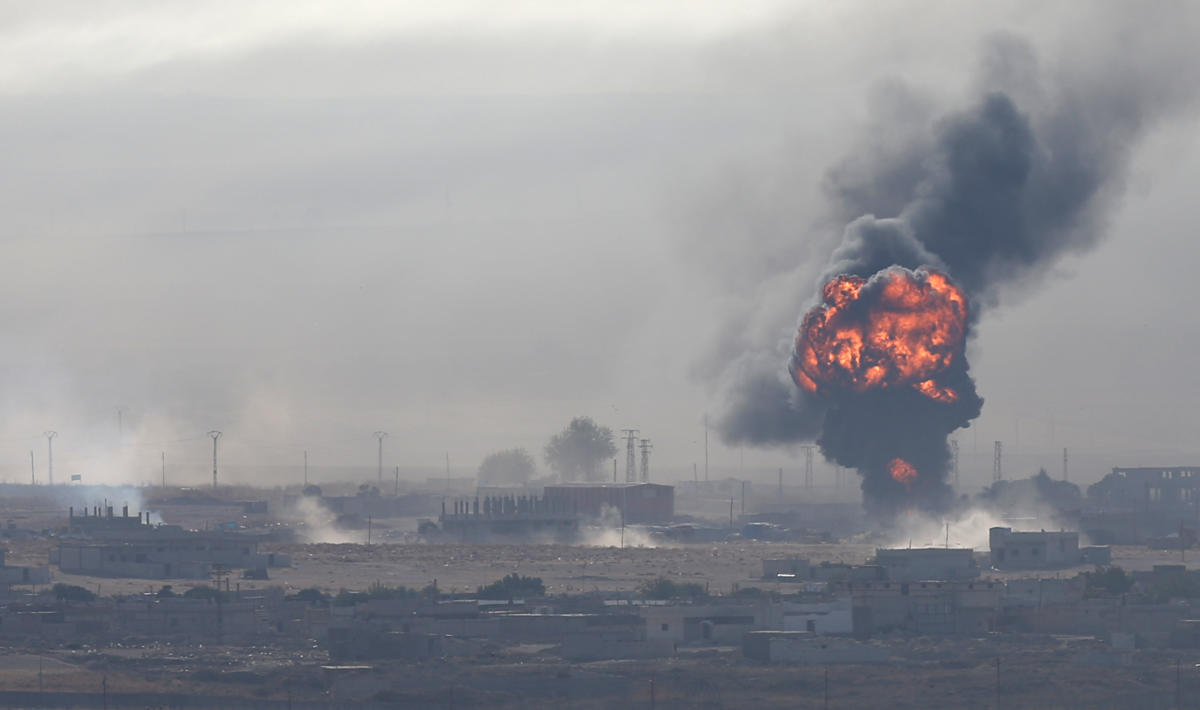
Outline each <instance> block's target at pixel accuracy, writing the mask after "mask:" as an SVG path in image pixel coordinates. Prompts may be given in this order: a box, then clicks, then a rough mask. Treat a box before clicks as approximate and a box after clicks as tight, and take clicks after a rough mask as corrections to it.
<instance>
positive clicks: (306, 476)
mask: <svg viewBox="0 0 1200 710" xmlns="http://www.w3.org/2000/svg"><path fill="white" fill-rule="evenodd" d="M304 487H305V488H308V449H305V450H304Z"/></svg>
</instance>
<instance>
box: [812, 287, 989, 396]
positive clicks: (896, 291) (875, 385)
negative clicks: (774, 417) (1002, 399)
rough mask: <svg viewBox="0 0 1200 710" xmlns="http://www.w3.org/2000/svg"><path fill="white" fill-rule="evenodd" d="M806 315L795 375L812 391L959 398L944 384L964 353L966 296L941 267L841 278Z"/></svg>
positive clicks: (816, 392) (817, 392) (824, 290)
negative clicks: (898, 390) (908, 391)
mask: <svg viewBox="0 0 1200 710" xmlns="http://www.w3.org/2000/svg"><path fill="white" fill-rule="evenodd" d="M822 295H823V300H824V302H823V303H822V304H821V305H818V306H816V307H815V308H813V309H812V310H811V311H809V312H808V314H807V315H805V316H804V322H803V324H802V325H801V326H800V332H799V334H798V335H797V336H796V350H795V358H794V361H793V367H792V376H793V378H794V379H795V381H796V384H797V385H799V386H800V387H803V388H804V389H805V390H807V391H809V392H812V393H814V394H825V393H828V392H833V391H838V390H843V391H844V390H851V391H854V392H865V391H867V390H872V389H885V388H889V387H912V388H914V389H916V390H917V391H918V392H920V393H922V394H924V395H925V396H927V397H929V398H930V399H934V400H937V401H940V402H946V403H953V402H954V401H956V400H957V399H958V393H957V392H956V391H955V390H954V388H952V387H950V386H948V385H946V384H944V383H942V382H939V376H940V375H941V374H942V373H944V372H946V371H947V370H948V369H949V368H950V366H951V365H952V364H953V363H954V360H955V358H956V357H960V356H961V353H962V351H963V338H964V335H965V333H966V324H967V300H966V297H965V296H964V295H963V293H962V291H961V290H959V288H958V287H957V286H955V285H954V284H953V283H951V281H950V279H949V278H948V277H947V276H946V275H944V274H941V273H939V272H937V271H932V270H926V269H918V270H916V271H910V270H909V269H905V268H902V267H893V268H889V269H886V270H884V271H881V272H879V273H878V274H876V275H875V276H873V277H872V278H871V279H870V280H869V281H868V280H867V279H864V278H862V277H861V276H853V275H845V274H843V275H841V276H835V277H834V278H833V279H831V280H830V281H829V282H828V283H827V284H825V288H824V289H823V292H822Z"/></svg>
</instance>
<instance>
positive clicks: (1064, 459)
mask: <svg viewBox="0 0 1200 710" xmlns="http://www.w3.org/2000/svg"><path fill="white" fill-rule="evenodd" d="M1063 480H1064V481H1066V480H1069V479H1068V478H1067V447H1065V446H1064V447H1063Z"/></svg>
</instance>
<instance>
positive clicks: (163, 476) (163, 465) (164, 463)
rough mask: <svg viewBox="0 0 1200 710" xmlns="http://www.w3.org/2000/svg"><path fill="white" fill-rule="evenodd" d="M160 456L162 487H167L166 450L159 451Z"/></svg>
mask: <svg viewBox="0 0 1200 710" xmlns="http://www.w3.org/2000/svg"><path fill="white" fill-rule="evenodd" d="M160 456H162V487H163V488H166V487H167V452H166V451H162V452H160Z"/></svg>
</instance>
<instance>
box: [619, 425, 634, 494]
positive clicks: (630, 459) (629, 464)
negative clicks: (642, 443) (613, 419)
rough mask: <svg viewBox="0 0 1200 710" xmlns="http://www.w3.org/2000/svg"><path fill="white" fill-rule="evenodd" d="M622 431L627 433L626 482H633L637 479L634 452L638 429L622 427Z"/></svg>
mask: <svg viewBox="0 0 1200 710" xmlns="http://www.w3.org/2000/svg"><path fill="white" fill-rule="evenodd" d="M621 433H622V434H624V435H625V482H626V483H633V482H634V481H636V480H637V468H636V466H637V463H636V458H637V457H636V456H635V454H634V448H635V446H636V445H635V444H634V442H635V441H636V440H637V439H636V437H637V434H638V430H637V429H622V430H621Z"/></svg>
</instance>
